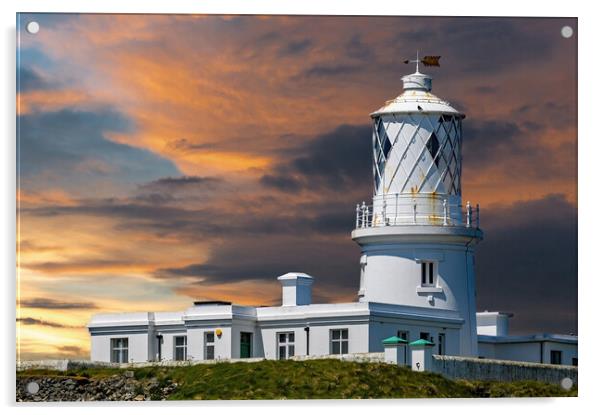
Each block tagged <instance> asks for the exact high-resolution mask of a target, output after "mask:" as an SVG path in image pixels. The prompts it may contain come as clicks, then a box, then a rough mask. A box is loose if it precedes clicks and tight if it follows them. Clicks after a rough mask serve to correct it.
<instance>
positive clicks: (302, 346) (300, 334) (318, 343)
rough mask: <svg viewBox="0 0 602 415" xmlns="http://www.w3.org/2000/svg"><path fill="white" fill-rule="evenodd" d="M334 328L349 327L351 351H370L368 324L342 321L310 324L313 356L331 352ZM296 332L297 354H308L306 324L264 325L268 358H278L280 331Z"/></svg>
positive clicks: (264, 347) (265, 353) (265, 354)
mask: <svg viewBox="0 0 602 415" xmlns="http://www.w3.org/2000/svg"><path fill="white" fill-rule="evenodd" d="M333 329H347V330H348V333H349V339H348V346H349V353H366V352H368V324H367V323H355V322H353V323H341V324H319V323H311V324H310V325H309V354H310V355H311V356H326V355H329V354H330V331H331V330H333ZM284 332H294V333H295V355H296V356H304V355H307V333H306V331H305V324H294V325H292V324H286V323H285V324H283V325H282V326H276V327H274V326H270V327H263V328H262V329H261V337H262V341H263V351H264V356H265V358H266V359H277V358H278V353H277V338H276V335H277V334H278V333H284Z"/></svg>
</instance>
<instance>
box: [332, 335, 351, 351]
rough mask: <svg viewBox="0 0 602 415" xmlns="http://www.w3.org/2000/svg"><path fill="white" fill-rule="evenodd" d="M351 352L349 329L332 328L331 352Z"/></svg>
mask: <svg viewBox="0 0 602 415" xmlns="http://www.w3.org/2000/svg"><path fill="white" fill-rule="evenodd" d="M347 353H349V331H348V330H347V329H337V330H330V354H347Z"/></svg>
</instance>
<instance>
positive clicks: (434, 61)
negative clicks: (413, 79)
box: [403, 51, 441, 72]
mask: <svg viewBox="0 0 602 415" xmlns="http://www.w3.org/2000/svg"><path fill="white" fill-rule="evenodd" d="M440 58H441V56H431V55H427V56H425V57H423V58H422V59H420V58H419V57H418V51H416V59H406V60H404V61H403V63H405V64H408V63H416V72H419V70H418V64H419V63H422V64H423V65H424V66H439V59H440Z"/></svg>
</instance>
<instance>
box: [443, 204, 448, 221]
mask: <svg viewBox="0 0 602 415" xmlns="http://www.w3.org/2000/svg"><path fill="white" fill-rule="evenodd" d="M443 226H447V199H443Z"/></svg>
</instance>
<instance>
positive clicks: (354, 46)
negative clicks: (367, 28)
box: [345, 33, 374, 60]
mask: <svg viewBox="0 0 602 415" xmlns="http://www.w3.org/2000/svg"><path fill="white" fill-rule="evenodd" d="M345 52H346V54H347V56H348V57H350V58H352V59H360V60H364V59H368V60H372V59H374V49H373V47H372V45H370V44H369V43H367V42H365V41H364V39H363V38H362V35H361V34H359V33H356V34H354V35H353V36H351V38H350V39H349V41H348V42H347V43H346V44H345Z"/></svg>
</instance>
